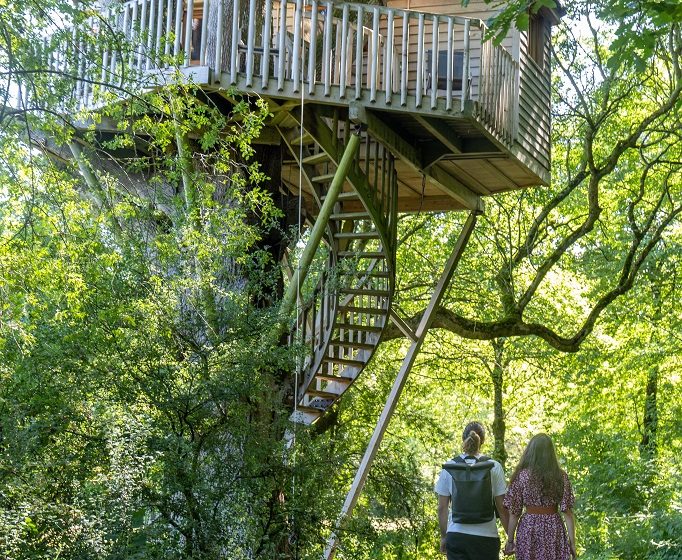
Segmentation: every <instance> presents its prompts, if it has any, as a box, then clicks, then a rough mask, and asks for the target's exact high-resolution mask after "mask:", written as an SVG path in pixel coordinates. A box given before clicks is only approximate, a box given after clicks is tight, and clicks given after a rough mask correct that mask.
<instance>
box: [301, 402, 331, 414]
mask: <svg viewBox="0 0 682 560" xmlns="http://www.w3.org/2000/svg"><path fill="white" fill-rule="evenodd" d="M325 410H326V408H317V407H314V406H304V405H302V404H299V405H298V406H297V407H296V411H297V412H305V413H306V414H317V415H321V414H323V413H324V411H325Z"/></svg>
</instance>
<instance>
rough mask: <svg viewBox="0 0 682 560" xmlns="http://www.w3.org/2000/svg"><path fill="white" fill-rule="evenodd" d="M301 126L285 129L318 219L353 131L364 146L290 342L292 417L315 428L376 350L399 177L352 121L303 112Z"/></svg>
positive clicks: (388, 291) (387, 156) (387, 302)
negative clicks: (296, 367)
mask: <svg viewBox="0 0 682 560" xmlns="http://www.w3.org/2000/svg"><path fill="white" fill-rule="evenodd" d="M299 125H300V128H297V129H292V130H289V131H286V130H280V133H281V135H282V138H283V139H284V142H285V143H286V145H287V147H288V148H289V151H290V153H291V155H292V156H293V159H292V160H289V161H288V162H286V165H290V166H291V167H292V170H295V173H296V175H297V176H298V174H299V172H300V176H301V178H302V189H303V192H304V193H305V196H306V199H307V201H308V203H307V204H306V206H307V215H306V218H307V219H308V220H309V221H311V222H312V221H314V220H315V218H316V216H317V212H319V209H320V207H321V205H322V203H323V201H324V200H325V198H326V195H327V192H328V189H329V185H330V184H331V181H332V179H333V178H334V175H335V172H336V170H337V168H338V165H339V162H340V158H341V154H342V153H343V150H344V148H345V146H346V144H347V142H348V138H349V135H350V134H351V133H354V134H360V136H361V144H360V149H359V150H358V153H357V154H356V156H355V158H354V161H353V163H352V165H351V168H350V170H349V171H348V173H347V175H346V180H345V183H344V186H343V189H342V191H341V193H340V194H339V196H338V199H337V202H336V204H335V206H334V210H333V213H332V215H331V217H330V219H329V222H328V224H327V227H326V232H325V236H324V243H325V245H326V248H327V259H326V266H324V268H323V270H322V271H321V272H320V273H319V276H318V279H317V283H316V285H315V286H314V287H313V289H312V290H309V292H310V293H308V294H303V301H302V305H300V306H299V308H298V312H297V317H296V322H295V327H294V329H293V330H292V335H291V337H290V341H291V343H292V344H295V343H298V344H301V345H303V347H304V353H305V357H304V359H303V364H302V367H301V370H300V376H299V383H298V387H297V391H296V398H295V399H296V402H295V406H294V412H293V414H292V417H291V418H292V420H294V421H296V422H300V423H304V424H312V423H313V422H315V421H316V420H317V419H318V418H319V417H320V416H322V415H323V414H324V413H325V412H326V411H327V410H328V409H329V408H330V407H331V406H332V405H333V404H334V403H335V402H336V401H337V400H338V399H339V398H340V397H341V396H342V395H343V394H344V393H345V391H346V390H347V389H348V388H349V387H350V386H351V385H352V383H353V382H354V381H355V379H357V377H358V376H359V375H360V373H361V371H362V370H363V369H364V367H365V366H366V365H367V362H368V361H369V360H370V358H371V357H372V355H373V354H374V351H375V350H376V348H377V346H378V344H379V342H380V340H381V335H382V332H383V330H384V328H385V326H386V324H387V321H388V315H389V310H390V306H391V300H392V297H393V290H394V284H395V245H396V219H397V184H398V183H397V174H396V171H395V165H394V164H395V162H394V159H393V155H392V154H391V153H390V152H389V150H388V149H386V148H385V147H384V146H383V145H382V144H381V143H379V142H377V141H376V140H374V139H373V138H372V137H371V136H370V135H369V134H367V132H366V131H358V130H356V131H355V132H352V131H351V130H352V128H353V126H354V125H353V124H352V123H350V121H348V120H345V121H339V117H338V113H334V114H332V115H331V116H322V115H321V114H316V113H315V110H314V109H311V110H310V111H309V114H308V115H304V118H303V120H302V123H301V122H299Z"/></svg>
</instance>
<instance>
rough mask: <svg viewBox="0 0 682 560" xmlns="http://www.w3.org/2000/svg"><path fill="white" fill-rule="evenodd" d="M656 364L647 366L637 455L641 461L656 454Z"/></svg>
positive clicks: (648, 459) (650, 458)
mask: <svg viewBox="0 0 682 560" xmlns="http://www.w3.org/2000/svg"><path fill="white" fill-rule="evenodd" d="M657 396H658V364H654V365H652V366H651V367H650V368H649V373H648V375H647V381H646V396H645V397H644V421H643V425H642V440H641V441H640V443H639V456H640V458H641V459H642V460H643V461H651V460H652V459H653V458H654V457H655V456H656V435H657V432H658V407H657V405H656V398H657Z"/></svg>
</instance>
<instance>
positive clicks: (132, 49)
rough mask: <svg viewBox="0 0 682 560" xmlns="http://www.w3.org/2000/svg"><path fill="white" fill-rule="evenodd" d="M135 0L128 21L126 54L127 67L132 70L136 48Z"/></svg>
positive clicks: (136, 3)
mask: <svg viewBox="0 0 682 560" xmlns="http://www.w3.org/2000/svg"><path fill="white" fill-rule="evenodd" d="M138 3H139V2H137V0H136V1H135V2H133V15H132V18H131V21H130V45H128V47H129V48H130V54H129V56H128V67H129V68H130V69H131V70H132V69H133V68H134V60H135V49H136V48H137V43H138V41H137V5H138Z"/></svg>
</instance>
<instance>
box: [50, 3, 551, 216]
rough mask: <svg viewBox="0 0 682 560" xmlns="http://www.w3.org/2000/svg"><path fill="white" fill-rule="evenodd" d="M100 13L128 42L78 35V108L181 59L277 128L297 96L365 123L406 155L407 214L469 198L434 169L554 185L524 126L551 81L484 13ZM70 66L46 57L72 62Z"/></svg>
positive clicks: (478, 185)
mask: <svg viewBox="0 0 682 560" xmlns="http://www.w3.org/2000/svg"><path fill="white" fill-rule="evenodd" d="M188 14H192V17H191V18H190V17H188ZM104 20H105V21H106V22H107V25H103V24H102V22H101V21H100V22H99V23H95V20H93V22H92V23H91V24H90V25H89V27H88V26H87V25H86V31H85V32H87V33H93V32H94V33H102V32H104V31H103V30H104V29H107V28H109V29H113V30H118V33H119V34H120V35H121V37H122V38H124V39H125V40H124V41H123V43H124V44H127V45H131V46H132V48H131V49H129V50H125V49H123V50H121V49H118V50H116V49H113V48H110V49H104V50H102V49H100V50H99V51H95V49H94V48H93V49H91V50H90V51H89V50H88V47H87V46H86V45H85V43H83V44H81V47H82V48H81V49H79V50H80V52H79V54H78V55H77V56H76V59H75V64H76V68H75V72H76V75H77V77H78V81H77V83H76V86H75V89H74V96H75V97H76V101H77V103H78V104H79V105H80V106H83V107H96V106H97V105H98V104H100V103H101V102H102V98H101V95H100V94H101V93H102V92H103V91H106V90H107V89H110V88H108V87H107V86H110V85H116V86H120V85H123V86H124V87H125V86H126V84H127V83H130V84H135V87H137V88H140V87H141V88H153V87H159V86H162V85H163V84H164V83H167V81H168V80H172V79H176V78H174V77H173V74H174V72H175V70H176V69H178V68H179V69H180V71H181V73H182V74H184V75H185V76H187V77H190V79H192V80H193V81H194V82H196V83H197V84H199V85H200V86H201V87H202V88H203V89H204V90H205V91H206V92H207V93H208V94H209V95H219V96H225V95H226V92H227V90H228V89H230V88H234V89H236V91H238V92H243V93H248V94H256V95H259V96H262V97H265V98H267V99H268V100H270V102H271V106H272V107H273V111H274V112H276V113H277V112H278V113H280V115H279V116H277V115H275V117H274V119H273V127H274V124H276V125H277V130H280V129H282V128H287V127H292V128H293V127H295V126H297V121H296V119H294V118H291V117H287V114H286V113H287V111H294V110H300V108H299V107H300V104H301V103H304V105H305V107H310V108H316V110H318V111H321V112H324V111H330V110H335V111H337V112H340V118H341V119H348V118H350V119H355V118H359V119H360V120H365V121H367V120H369V121H370V122H369V125H370V132H371V133H372V135H373V136H374V137H375V138H377V139H378V140H380V141H382V142H384V143H385V144H386V145H387V146H388V147H389V149H391V150H392V151H393V152H394V153H395V154H396V155H397V156H398V161H397V164H396V169H397V171H398V176H399V183H400V187H399V201H400V202H399V210H402V211H415V210H447V209H454V208H459V207H462V206H463V204H462V200H461V197H460V199H458V198H457V197H455V198H454V199H453V197H452V192H451V189H447V188H443V181H439V180H437V179H434V175H437V174H439V173H440V174H441V175H442V174H443V173H446V174H447V175H448V177H447V178H445V181H446V182H448V181H450V179H452V178H454V179H455V181H456V182H457V183H458V188H460V189H466V190H468V191H470V192H472V193H473V194H474V195H476V196H479V195H488V194H492V193H496V192H500V191H504V190H510V189H515V188H521V187H526V186H531V185H537V184H541V183H548V181H549V139H548V137H546V136H542V137H541V138H540V139H539V140H538V139H537V138H535V137H533V134H534V133H533V131H532V130H529V129H528V127H527V126H525V125H524V123H525V122H526V121H525V120H523V121H522V123H521V124H522V127H521V128H520V127H519V115H520V114H521V115H525V116H526V120H527V116H528V115H535V116H536V117H537V120H538V122H543V123H544V122H548V121H549V83H546V84H545V83H544V81H546V80H544V79H543V77H542V76H531V75H521V71H522V70H524V71H525V72H526V73H528V72H529V71H531V70H532V66H531V65H528V64H527V63H526V64H524V61H523V60H520V61H519V60H514V58H513V57H512V55H511V54H510V52H508V51H507V50H505V49H504V48H502V47H497V46H494V45H493V44H492V42H490V41H483V34H484V31H485V26H484V24H483V23H482V22H481V20H478V19H467V18H463V17H459V16H454V15H447V14H435V13H425V12H416V11H411V10H406V9H396V8H387V7H383V6H374V5H364V4H351V3H337V2H319V1H317V0H313V1H312V2H308V1H305V2H304V0H296V1H295V2H287V1H286V0H284V1H277V0H250V2H246V3H245V2H244V0H233V1H232V2H228V3H225V2H218V1H216V0H202V1H201V2H196V1H193V0H186V1H183V0H131V1H129V2H127V3H125V4H123V5H122V6H119V7H118V8H117V11H112V10H110V11H109V12H108V13H107V14H105V15H104ZM82 32H83V31H81V33H82ZM107 32H109V33H110V31H107ZM75 36H76V35H75ZM76 43H77V41H76ZM523 56H525V55H521V57H523ZM68 61H69V57H68V56H59V55H57V56H55V55H52V56H50V57H49V60H48V64H49V65H50V67H51V68H52V69H54V70H58V71H59V70H62V71H63V70H65V69H66V65H68V64H69V62H68ZM72 64H73V62H72ZM545 90H546V91H545ZM520 94H521V96H524V98H523V99H520ZM271 132H272V131H271ZM273 136H275V137H277V138H278V139H279V135H278V133H277V131H275V132H274V134H270V135H269V136H268V135H267V134H266V135H264V141H266V142H267V141H268V140H267V138H272V137H273ZM277 141H279V140H277ZM435 164H437V169H436V166H435ZM431 170H434V173H431ZM424 176H428V179H429V180H428V181H427V184H424V180H423V178H424ZM450 182H451V181H450Z"/></svg>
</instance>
